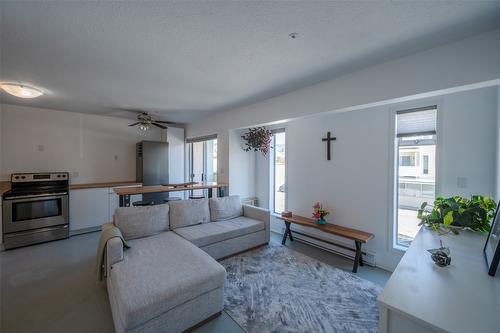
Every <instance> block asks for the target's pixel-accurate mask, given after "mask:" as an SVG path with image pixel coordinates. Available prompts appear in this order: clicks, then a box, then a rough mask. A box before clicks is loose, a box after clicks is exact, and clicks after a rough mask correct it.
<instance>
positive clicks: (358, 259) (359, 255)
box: [352, 241, 363, 273]
mask: <svg viewBox="0 0 500 333" xmlns="http://www.w3.org/2000/svg"><path fill="white" fill-rule="evenodd" d="M354 244H355V245H356V256H355V257H354V265H353V266H352V272H353V273H357V272H358V265H361V266H363V256H362V253H361V242H358V241H354Z"/></svg>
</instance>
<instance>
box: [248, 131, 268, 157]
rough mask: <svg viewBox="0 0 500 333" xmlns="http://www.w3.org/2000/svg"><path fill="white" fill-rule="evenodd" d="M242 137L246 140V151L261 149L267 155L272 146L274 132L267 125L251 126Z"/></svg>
mask: <svg viewBox="0 0 500 333" xmlns="http://www.w3.org/2000/svg"><path fill="white" fill-rule="evenodd" d="M241 138H242V139H243V140H245V147H244V148H243V150H244V151H251V150H253V151H260V152H262V154H264V156H267V154H268V153H269V149H270V148H271V140H272V138H273V133H272V132H271V131H270V130H268V129H266V128H265V127H254V128H249V129H248V132H246V133H245V134H244V135H242V136H241Z"/></svg>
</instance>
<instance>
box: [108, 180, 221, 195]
mask: <svg viewBox="0 0 500 333" xmlns="http://www.w3.org/2000/svg"><path fill="white" fill-rule="evenodd" d="M227 186H228V184H227V183H215V182H209V183H195V184H192V185H179V186H166V185H153V186H137V187H124V188H115V189H114V191H115V193H116V194H118V195H135V194H144V193H161V192H178V191H190V190H202V189H208V188H219V187H227Z"/></svg>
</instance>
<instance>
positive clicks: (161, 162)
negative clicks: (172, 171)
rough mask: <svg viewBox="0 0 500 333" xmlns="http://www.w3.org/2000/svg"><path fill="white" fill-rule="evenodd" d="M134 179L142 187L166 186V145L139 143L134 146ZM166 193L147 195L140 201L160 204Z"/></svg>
mask: <svg viewBox="0 0 500 333" xmlns="http://www.w3.org/2000/svg"><path fill="white" fill-rule="evenodd" d="M136 156H137V162H136V163H137V164H136V174H137V176H136V178H137V181H138V182H142V184H143V185H144V186H148V185H162V184H168V143H167V142H160V141H141V142H138V143H137V144H136ZM166 198H168V193H148V194H143V195H142V201H145V202H153V203H154V204H161V203H163V200H164V199H166Z"/></svg>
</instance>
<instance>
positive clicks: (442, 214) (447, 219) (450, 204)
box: [417, 195, 497, 234]
mask: <svg viewBox="0 0 500 333" xmlns="http://www.w3.org/2000/svg"><path fill="white" fill-rule="evenodd" d="M496 206H497V205H496V202H495V201H494V200H493V199H492V198H491V197H485V196H482V195H473V196H471V199H470V200H469V199H467V198H464V197H461V196H458V195H457V196H454V197H450V198H442V197H439V198H436V200H435V201H434V206H433V207H432V209H430V210H429V209H428V206H427V202H424V203H423V204H422V206H421V207H420V209H419V210H418V215H417V217H418V218H419V219H420V221H421V222H420V223H419V225H422V224H424V225H426V226H427V227H429V228H431V229H432V230H434V231H437V232H445V233H446V232H449V231H451V232H453V233H454V234H458V230H459V229H469V230H472V231H478V232H489V231H490V223H491V220H492V219H493V217H494V216H495V209H496Z"/></svg>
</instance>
